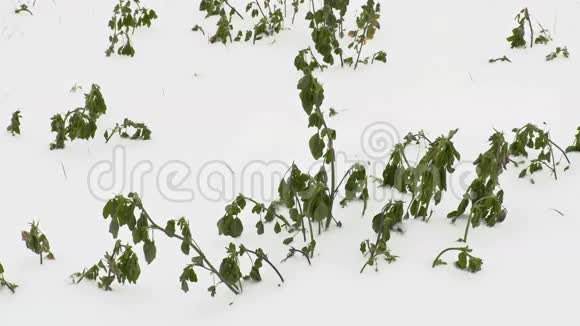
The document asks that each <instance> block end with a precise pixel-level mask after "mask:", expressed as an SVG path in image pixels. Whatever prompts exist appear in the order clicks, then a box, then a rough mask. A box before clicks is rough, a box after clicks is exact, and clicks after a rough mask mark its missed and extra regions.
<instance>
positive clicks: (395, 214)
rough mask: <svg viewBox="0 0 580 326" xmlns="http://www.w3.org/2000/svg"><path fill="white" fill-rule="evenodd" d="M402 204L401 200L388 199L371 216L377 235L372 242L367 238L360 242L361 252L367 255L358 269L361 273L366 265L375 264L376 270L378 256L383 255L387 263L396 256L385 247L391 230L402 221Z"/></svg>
mask: <svg viewBox="0 0 580 326" xmlns="http://www.w3.org/2000/svg"><path fill="white" fill-rule="evenodd" d="M403 205H404V203H403V202H402V201H389V202H388V203H387V205H385V207H383V209H382V210H381V212H380V213H379V214H377V215H375V217H373V221H372V227H373V231H374V232H375V233H376V234H377V237H376V240H375V242H374V243H372V242H371V241H370V240H369V239H367V240H364V241H363V242H361V244H360V251H361V253H362V254H363V256H365V257H368V259H367V261H366V262H365V264H364V265H363V267H362V268H361V270H360V272H361V273H362V272H364V270H365V268H366V267H367V266H375V270H378V259H379V257H384V259H385V260H386V261H387V262H388V263H391V262H394V261H395V260H396V259H397V258H398V257H397V256H394V255H392V254H391V252H390V250H389V249H388V248H387V241H389V239H390V238H391V230H392V229H393V228H394V227H395V226H396V225H397V224H399V223H401V222H402V221H403V214H404V213H405V208H404V206H403Z"/></svg>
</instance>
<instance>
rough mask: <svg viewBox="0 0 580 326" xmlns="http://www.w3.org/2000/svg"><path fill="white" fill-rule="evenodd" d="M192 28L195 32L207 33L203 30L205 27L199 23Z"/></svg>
mask: <svg viewBox="0 0 580 326" xmlns="http://www.w3.org/2000/svg"><path fill="white" fill-rule="evenodd" d="M191 30H192V31H194V32H201V34H203V35H205V31H204V30H203V27H201V26H199V25H195V26H193V28H192V29H191Z"/></svg>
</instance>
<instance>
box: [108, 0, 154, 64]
mask: <svg viewBox="0 0 580 326" xmlns="http://www.w3.org/2000/svg"><path fill="white" fill-rule="evenodd" d="M155 19H157V14H156V13H155V11H154V10H152V9H147V8H144V7H141V3H140V0H119V3H117V4H116V5H115V8H114V9H113V17H111V20H109V23H108V26H109V29H110V30H111V35H110V36H109V43H110V45H109V47H108V48H107V50H106V51H105V54H106V55H107V57H108V56H110V55H111V54H113V53H115V47H116V46H117V43H119V42H120V41H121V42H122V44H121V46H120V47H118V48H117V50H116V52H117V54H119V55H125V56H131V57H132V56H134V55H135V49H134V48H133V45H132V44H131V35H133V33H135V29H137V28H139V27H143V26H146V27H151V22H152V21H153V20H155Z"/></svg>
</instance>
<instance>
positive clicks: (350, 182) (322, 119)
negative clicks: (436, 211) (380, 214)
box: [217, 49, 369, 263]
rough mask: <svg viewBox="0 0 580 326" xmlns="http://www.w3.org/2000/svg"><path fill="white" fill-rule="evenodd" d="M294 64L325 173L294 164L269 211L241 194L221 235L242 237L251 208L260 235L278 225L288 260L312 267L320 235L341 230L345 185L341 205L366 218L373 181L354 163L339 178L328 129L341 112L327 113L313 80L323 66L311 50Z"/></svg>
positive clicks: (311, 145)
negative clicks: (353, 206) (358, 207)
mask: <svg viewBox="0 0 580 326" xmlns="http://www.w3.org/2000/svg"><path fill="white" fill-rule="evenodd" d="M294 64H295V66H296V68H297V69H298V70H299V71H300V72H302V73H303V77H302V78H301V79H300V80H299V82H298V85H297V88H298V89H299V92H300V99H301V103H302V108H303V110H304V112H305V113H306V115H307V116H308V127H311V128H314V129H315V132H314V134H313V135H312V137H310V139H309V141H308V147H309V149H310V153H311V155H312V157H313V158H314V159H315V160H319V161H320V169H319V170H318V172H316V173H315V174H313V175H311V174H309V173H306V172H303V171H301V170H300V168H299V167H298V166H297V165H296V164H292V166H291V167H290V168H289V169H288V171H286V173H285V174H284V176H283V177H282V180H281V181H280V184H279V185H278V199H276V200H275V201H273V202H272V203H270V204H269V205H267V204H264V203H261V202H259V201H256V200H255V199H252V198H249V197H247V196H245V195H243V194H240V195H239V196H238V197H237V198H236V199H235V200H234V201H233V202H232V203H231V204H230V205H228V206H226V214H225V215H224V216H223V217H222V218H221V219H220V220H219V221H218V223H217V226H218V232H219V234H223V235H226V236H230V237H233V238H236V237H239V236H240V235H241V234H242V232H243V230H244V227H243V223H242V221H241V219H240V218H239V215H240V214H241V213H242V211H243V210H244V209H245V208H246V207H251V211H252V214H255V215H257V216H258V217H259V220H258V221H257V223H256V230H257V233H258V234H264V228H265V227H264V226H265V224H266V223H272V224H273V225H274V227H273V229H274V232H275V233H276V234H278V233H281V232H282V231H283V230H284V231H285V233H286V234H287V235H286V236H285V237H284V239H283V241H282V243H283V244H284V245H287V246H289V249H288V255H287V257H286V259H285V260H287V259H289V258H290V257H293V256H294V255H296V254H297V253H299V254H301V255H302V256H304V257H305V258H306V260H307V261H308V262H309V263H310V262H311V258H312V257H313V256H314V252H315V249H316V246H317V241H316V239H315V237H316V235H317V234H318V235H320V234H321V233H322V230H323V229H324V230H326V229H328V228H329V227H330V225H331V224H332V222H334V223H335V224H336V226H337V227H341V226H342V223H341V222H340V221H337V220H336V219H335V217H334V213H333V209H334V206H335V203H336V202H337V198H338V194H339V190H340V189H341V187H342V186H343V185H344V192H345V195H344V198H342V199H341V200H340V202H339V204H340V205H341V206H345V205H347V204H349V203H350V202H352V201H360V202H362V204H363V208H362V214H364V213H365V211H366V205H367V201H368V196H369V194H368V188H367V179H368V177H367V173H366V168H365V166H364V165H363V164H361V163H355V164H353V165H352V166H351V167H350V168H349V169H348V170H347V171H346V173H345V174H344V175H343V176H342V178H341V179H338V178H337V166H336V158H335V148H334V142H335V140H336V130H334V129H332V128H330V127H329V124H328V120H327V119H328V118H329V117H330V116H331V114H332V115H335V114H336V111H335V110H334V109H328V110H323V108H322V104H323V101H324V88H323V87H322V84H321V83H320V82H319V81H318V79H317V78H316V77H314V75H313V74H312V73H313V71H314V70H315V69H322V67H324V65H323V64H321V63H320V62H318V61H317V60H316V59H315V58H314V57H313V56H312V51H311V50H310V49H305V50H302V51H299V53H298V55H297V56H296V58H295V61H294ZM316 228H317V230H316ZM300 235H301V238H302V240H303V244H302V245H299V246H297V247H295V246H294V245H293V244H294V243H296V242H298V240H296V238H297V237H299V236H300Z"/></svg>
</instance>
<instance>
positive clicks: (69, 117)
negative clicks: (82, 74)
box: [50, 84, 107, 150]
mask: <svg viewBox="0 0 580 326" xmlns="http://www.w3.org/2000/svg"><path fill="white" fill-rule="evenodd" d="M106 112H107V105H106V104H105V100H104V98H103V95H102V94H101V88H100V87H99V86H98V85H96V84H93V85H92V86H91V91H90V92H89V93H88V94H85V106H84V107H81V108H77V109H74V110H72V111H69V112H67V113H66V114H65V115H64V116H62V115H61V114H56V115H54V116H53V117H52V118H51V124H50V127H51V131H52V132H55V133H56V138H55V140H54V142H53V143H51V144H50V149H51V150H55V149H63V148H64V147H65V141H66V140H67V139H68V140H70V141H74V140H75V139H85V140H88V139H89V138H94V137H95V132H96V131H97V120H98V118H99V117H101V115H103V114H105V113H106Z"/></svg>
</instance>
